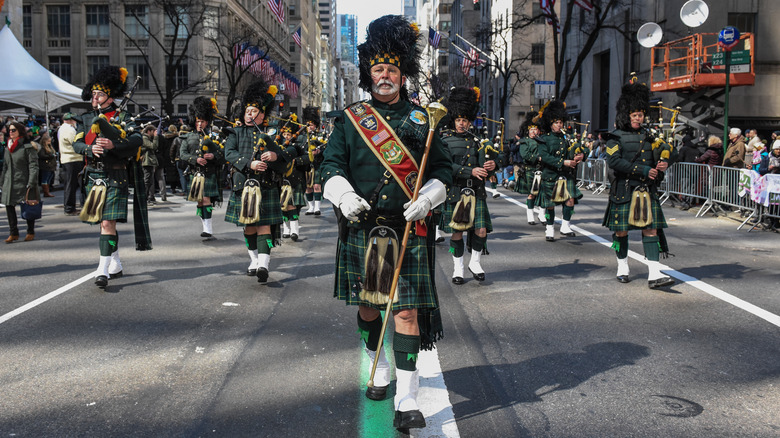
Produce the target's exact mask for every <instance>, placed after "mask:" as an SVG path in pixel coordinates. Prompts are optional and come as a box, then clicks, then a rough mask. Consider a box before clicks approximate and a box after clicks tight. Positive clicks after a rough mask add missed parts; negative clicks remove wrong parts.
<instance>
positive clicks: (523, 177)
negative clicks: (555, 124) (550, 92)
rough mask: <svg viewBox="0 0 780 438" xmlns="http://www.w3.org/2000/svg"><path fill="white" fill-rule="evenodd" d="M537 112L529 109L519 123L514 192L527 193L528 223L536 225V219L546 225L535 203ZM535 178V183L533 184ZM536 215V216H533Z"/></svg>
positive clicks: (538, 173) (539, 168)
mask: <svg viewBox="0 0 780 438" xmlns="http://www.w3.org/2000/svg"><path fill="white" fill-rule="evenodd" d="M539 122H540V120H539V113H538V112H537V111H530V112H529V113H527V114H526V115H525V120H524V121H523V124H522V125H520V132H518V137H520V139H519V140H518V142H517V145H516V146H514V147H516V148H517V152H518V155H519V156H520V160H521V161H522V162H520V161H518V163H520V164H518V172H517V173H516V178H515V192H517V193H520V194H528V197H527V198H526V207H527V208H526V219H527V220H528V224H529V225H536V221H539V222H541V223H542V225H547V222H545V221H546V219H545V217H544V213H543V212H542V208H541V207H539V206H537V205H536V201H535V199H536V196H537V195H538V194H539V189H540V184H541V179H540V178H541V172H542V160H541V158H540V157H539V139H540V136H541V130H540V129H539V125H540V123H539ZM534 180H536V185H534ZM534 215H536V217H534Z"/></svg>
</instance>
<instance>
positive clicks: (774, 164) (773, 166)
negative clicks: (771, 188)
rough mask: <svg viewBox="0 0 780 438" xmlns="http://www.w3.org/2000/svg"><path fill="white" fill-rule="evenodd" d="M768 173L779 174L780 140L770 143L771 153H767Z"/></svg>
mask: <svg viewBox="0 0 780 438" xmlns="http://www.w3.org/2000/svg"><path fill="white" fill-rule="evenodd" d="M767 169H768V171H769V172H768V173H780V140H775V142H774V143H772V152H770V153H769V165H768V166H767Z"/></svg>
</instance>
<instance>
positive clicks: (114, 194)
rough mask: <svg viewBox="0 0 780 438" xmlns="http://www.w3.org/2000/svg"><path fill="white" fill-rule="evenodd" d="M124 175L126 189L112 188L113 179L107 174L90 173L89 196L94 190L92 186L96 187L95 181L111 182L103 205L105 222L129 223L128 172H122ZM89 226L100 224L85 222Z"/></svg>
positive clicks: (88, 180) (87, 189) (88, 181)
mask: <svg viewBox="0 0 780 438" xmlns="http://www.w3.org/2000/svg"><path fill="white" fill-rule="evenodd" d="M121 173H123V174H124V184H125V187H112V182H114V179H113V178H110V177H109V176H108V175H107V174H106V173H105V172H89V174H88V175H89V178H88V179H87V188H86V191H87V194H89V191H90V190H92V186H93V185H95V183H94V181H93V180H92V178H94V179H103V180H105V181H109V183H108V186H107V187H106V202H105V204H103V215H102V217H101V220H104V221H117V222H122V223H124V222H127V198H128V195H129V190H128V187H127V172H126V171H124V170H122V171H121ZM85 223H89V224H93V225H94V224H97V223H99V222H85Z"/></svg>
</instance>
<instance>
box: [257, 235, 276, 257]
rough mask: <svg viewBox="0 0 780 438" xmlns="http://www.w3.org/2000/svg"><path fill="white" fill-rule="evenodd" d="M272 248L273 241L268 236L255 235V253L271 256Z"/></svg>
mask: <svg viewBox="0 0 780 438" xmlns="http://www.w3.org/2000/svg"><path fill="white" fill-rule="evenodd" d="M273 247H274V241H273V239H272V238H271V235H270V234H258V235H257V253H258V254H271V248H273Z"/></svg>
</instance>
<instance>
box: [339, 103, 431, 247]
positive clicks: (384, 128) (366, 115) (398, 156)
mask: <svg viewBox="0 0 780 438" xmlns="http://www.w3.org/2000/svg"><path fill="white" fill-rule="evenodd" d="M345 112H346V113H347V118H348V119H349V121H350V122H352V126H354V127H355V129H356V130H357V132H358V133H359V134H360V137H361V138H362V139H363V141H364V142H365V143H366V145H367V146H368V148H369V149H370V150H371V152H373V153H374V156H376V158H377V159H378V160H379V162H380V163H382V166H384V168H385V169H387V171H388V172H390V174H391V175H393V178H394V179H395V181H396V182H397V183H398V185H400V186H401V189H403V191H404V193H405V194H406V196H407V197H409V199H412V196H414V186H415V184H416V183H417V178H418V175H419V172H420V166H419V165H418V164H417V160H415V159H414V157H413V156H412V154H411V153H410V152H409V150H408V149H407V148H406V146H404V144H403V142H401V139H400V138H398V134H396V132H395V131H394V130H393V128H391V127H390V125H389V124H388V123H387V121H385V118H384V117H382V116H381V115H380V114H379V113H377V111H376V110H375V109H374V108H373V107H372V106H371V105H369V104H368V103H365V102H358V103H356V104H354V105H352V106H350V107H349V108H347V111H345ZM415 226H416V234H417V235H418V236H425V235H426V230H425V223H424V221H422V220H420V221H417V222H416V223H415Z"/></svg>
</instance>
